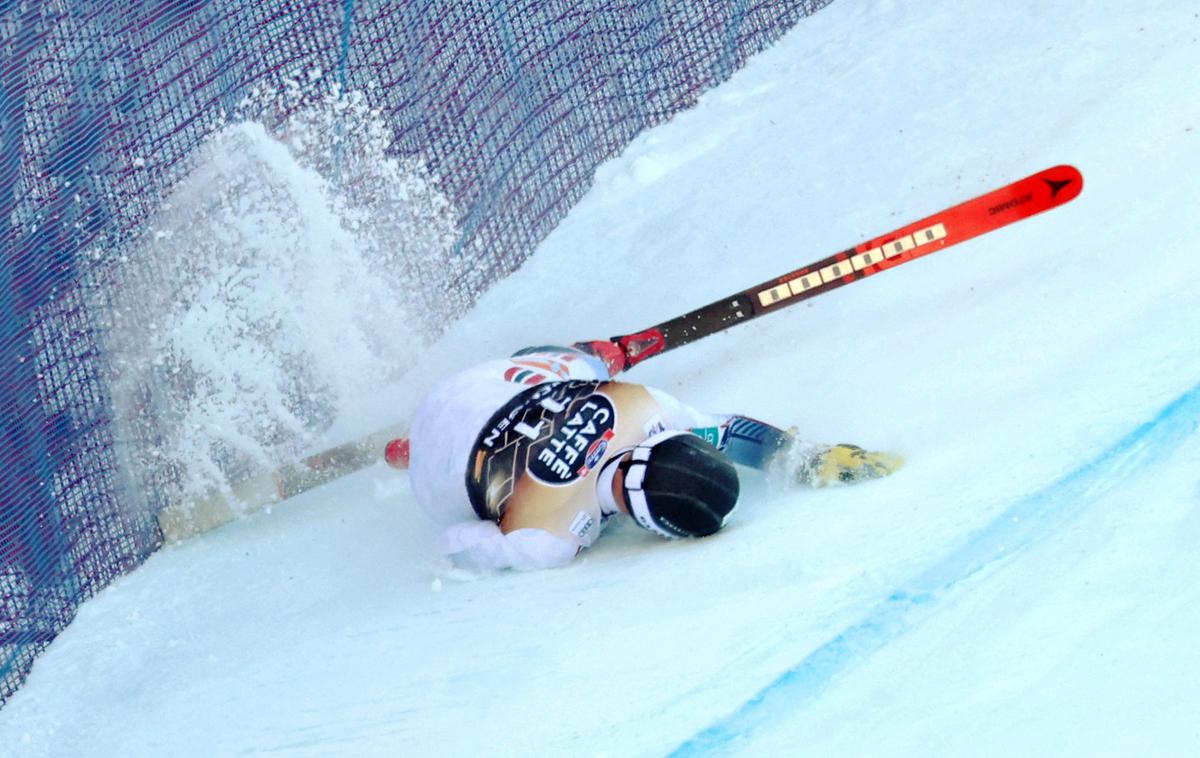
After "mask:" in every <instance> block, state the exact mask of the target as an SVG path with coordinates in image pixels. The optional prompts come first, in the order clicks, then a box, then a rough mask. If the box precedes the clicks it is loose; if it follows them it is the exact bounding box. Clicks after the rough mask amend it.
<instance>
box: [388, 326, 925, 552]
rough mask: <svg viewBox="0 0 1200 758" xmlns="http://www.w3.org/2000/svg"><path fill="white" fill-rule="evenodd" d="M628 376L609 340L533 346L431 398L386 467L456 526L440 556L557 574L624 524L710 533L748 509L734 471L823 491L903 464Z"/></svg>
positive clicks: (669, 534)
mask: <svg viewBox="0 0 1200 758" xmlns="http://www.w3.org/2000/svg"><path fill="white" fill-rule="evenodd" d="M624 367H625V358H624V354H623V353H622V352H621V350H620V348H619V347H617V346H616V345H614V344H612V343H610V342H604V341H596V342H586V343H577V344H576V345H575V346H573V347H571V348H557V347H538V348H527V349H525V350H522V351H520V352H518V353H517V354H516V355H514V356H513V357H511V358H508V359H503V360H496V361H491V362H488V363H484V364H482V365H479V366H476V367H475V368H472V369H469V370H467V371H465V372H463V373H461V374H458V375H456V376H454V377H451V378H450V379H447V380H445V381H443V382H441V383H440V384H438V385H437V386H435V387H434V388H433V389H432V390H431V391H430V392H429V394H428V395H427V396H426V397H425V398H424V400H423V401H422V402H421V405H420V406H419V407H418V409H417V412H416V414H415V416H414V418H413V422H412V427H411V430H410V434H411V436H410V438H409V440H410V443H409V444H411V448H409V447H407V446H406V445H405V444H404V443H403V442H402V441H399V440H397V441H394V442H393V443H392V444H391V445H389V447H388V451H387V458H388V461H389V462H390V463H392V464H393V465H397V466H401V467H402V466H404V465H408V467H409V470H410V477H411V480H412V487H413V490H414V492H415V494H416V497H417V500H418V502H419V503H420V505H421V507H422V508H423V509H424V510H425V511H426V512H428V513H429V514H430V515H431V516H433V517H434V519H435V520H437V521H439V522H441V523H443V524H447V525H450V526H449V528H448V529H447V530H446V531H445V532H444V533H443V535H442V537H441V539H440V541H439V549H440V551H441V552H442V553H444V554H447V555H449V556H451V557H452V559H453V560H454V562H455V563H456V564H457V565H459V566H464V567H468V568H476V569H480V568H486V569H498V568H519V569H533V568H548V567H552V566H560V565H563V564H565V563H567V562H568V561H570V560H571V559H572V558H573V557H575V555H576V554H578V553H579V552H580V551H581V550H583V549H584V548H586V547H588V546H589V545H591V544H592V543H593V542H595V541H596V538H597V537H599V536H600V532H601V531H602V530H603V528H604V525H605V523H606V522H607V521H608V519H609V518H611V517H613V516H615V515H616V514H618V513H625V514H628V515H630V516H632V517H633V519H634V520H635V521H636V522H637V524H638V525H639V526H641V527H642V528H643V529H646V530H647V531H650V532H653V533H654V534H657V535H658V536H660V537H665V538H667V539H678V538H686V537H705V536H708V535H710V534H713V533H714V532H716V531H717V530H719V529H720V528H721V527H722V526H724V525H725V521H726V519H727V518H728V517H729V514H730V513H731V512H732V511H733V509H734V506H735V505H737V499H738V474H737V470H736V469H735V468H734V466H733V465H732V464H735V463H736V464H740V465H743V466H748V467H750V468H755V469H766V468H767V467H768V466H780V467H783V468H785V470H787V471H788V472H789V474H790V475H791V477H792V478H793V479H794V480H795V481H797V482H799V483H803V484H807V485H811V486H814V487H822V486H825V485H830V484H838V483H845V482H853V481H859V480H863V479H874V478H876V477H880V476H884V475H886V474H889V473H891V472H892V471H894V470H895V469H897V468H899V466H900V465H901V463H902V460H901V459H900V458H898V457H896V456H892V455H888V454H886V453H870V452H866V451H864V450H862V449H861V448H858V447H855V446H853V445H816V444H811V443H806V442H801V441H799V440H797V439H796V438H795V437H793V435H792V434H790V433H789V432H785V431H783V430H782V429H777V428H775V427H773V426H771V425H769V424H765V423H763V422H761V421H755V420H754V419H749V418H746V417H744V416H727V415H713V414H708V413H702V412H700V411H697V410H695V409H694V408H691V407H689V406H687V405H685V404H683V403H681V402H680V401H678V400H676V399H675V398H674V397H671V396H670V395H668V394H666V393H665V392H662V391H660V390H656V389H653V388H651V387H645V386H643V385H640V384H630V383H626V382H616V381H611V379H612V377H613V376H615V375H616V374H617V373H619V372H620V371H621V370H622V369H623V368H624ZM410 449H411V458H410V456H409V450H410ZM472 516H474V517H475V519H474V520H471V521H466V522H464V521H463V520H464V519H470V518H471V517H472Z"/></svg>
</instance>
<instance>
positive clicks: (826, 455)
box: [812, 445, 904, 487]
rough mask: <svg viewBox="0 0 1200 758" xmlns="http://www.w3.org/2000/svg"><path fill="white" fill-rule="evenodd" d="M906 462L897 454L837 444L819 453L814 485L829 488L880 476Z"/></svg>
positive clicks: (892, 471)
mask: <svg viewBox="0 0 1200 758" xmlns="http://www.w3.org/2000/svg"><path fill="white" fill-rule="evenodd" d="M903 465H904V458H902V457H901V456H899V455H895V454H894V453H873V452H870V451H868V450H863V449H862V448H861V447H859V446H857V445H834V446H833V447H831V448H829V449H827V450H825V451H823V452H821V453H820V454H819V455H818V456H817V460H816V465H815V466H814V470H813V481H812V486H814V487H829V486H833V485H839V484H854V483H855V482H862V481H866V480H868V479H879V478H880V477H884V476H887V475H888V474H891V473H894V472H895V471H897V470H899V468H900V467H901V466H903Z"/></svg>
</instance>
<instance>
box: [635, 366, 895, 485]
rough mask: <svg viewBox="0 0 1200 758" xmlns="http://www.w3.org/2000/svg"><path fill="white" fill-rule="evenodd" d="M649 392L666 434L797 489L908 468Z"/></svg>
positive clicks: (650, 389) (854, 447)
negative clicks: (688, 436) (686, 435)
mask: <svg viewBox="0 0 1200 758" xmlns="http://www.w3.org/2000/svg"><path fill="white" fill-rule="evenodd" d="M646 390H647V391H648V392H650V394H651V395H652V396H653V397H654V399H655V401H656V402H657V403H658V405H659V406H660V407H661V408H662V409H663V422H664V425H665V428H671V429H687V430H689V431H691V432H692V433H693V434H695V435H697V436H699V437H701V438H702V439H705V440H707V441H708V442H709V443H711V444H712V445H713V446H714V447H716V448H717V449H718V450H720V451H721V452H723V453H725V455H726V456H728V457H729V459H730V460H731V461H733V462H734V463H736V464H739V465H742V466H747V467H749V468H754V469H758V470H760V471H766V470H768V469H771V470H774V471H779V472H782V473H783V475H784V477H785V478H787V479H788V480H790V481H792V482H795V483H796V484H803V485H807V486H810V487H825V486H828V485H833V484H848V483H851V482H856V481H862V480H865V479H877V478H879V477H881V476H887V475H888V474H890V473H892V472H893V471H895V470H897V469H899V468H900V467H901V466H902V465H904V459H903V458H901V457H900V456H898V455H893V454H891V453H876V452H871V451H868V450H863V449H862V448H861V447H858V446H857V445H847V444H837V445H829V444H824V443H818V442H808V441H806V440H802V439H800V438H799V437H797V436H796V435H795V434H794V433H792V432H790V431H785V430H783V429H780V428H779V427H777V426H773V425H771V424H768V423H766V422H765V421H759V420H757V419H753V418H750V417H748V416H739V415H723V414H721V415H719V414H711V413H704V412H703V411H698V410H696V409H695V408H693V407H691V406H689V405H687V404H686V403H683V402H681V401H679V400H678V399H677V398H675V397H673V396H672V395H669V394H667V393H666V392H663V391H662V390H657V389H654V388H653V387H647V388H646Z"/></svg>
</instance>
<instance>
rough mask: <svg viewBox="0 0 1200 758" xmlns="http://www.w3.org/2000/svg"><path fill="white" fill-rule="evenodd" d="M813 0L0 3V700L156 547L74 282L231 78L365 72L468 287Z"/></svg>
mask: <svg viewBox="0 0 1200 758" xmlns="http://www.w3.org/2000/svg"><path fill="white" fill-rule="evenodd" d="M830 1H831V0H797V1H791V2H785V1H782V0H779V1H770V0H714V1H713V2H689V1H687V0H621V1H619V2H611V1H610V2H604V1H602V0H584V1H583V2H580V1H579V0H557V1H547V0H492V1H490V2H488V1H484V0H460V1H458V2H438V1H433V0H414V1H413V2H353V1H352V0H345V1H344V2H335V1H333V0H255V1H254V2H249V1H246V2H242V1H239V0H221V1H220V2H216V1H209V0H174V1H172V2H167V1H166V0H161V1H159V2H151V1H149V0H125V1H124V2H119V3H118V2H112V1H111V0H107V1H89V0H74V1H73V2H70V3H61V2H44V1H38V0H25V1H23V2H22V1H17V0H9V1H7V2H0V143H2V151H0V240H2V242H0V245H2V247H0V249H2V250H3V258H2V260H0V392H2V393H3V394H2V395H0V415H2V416H3V428H4V439H3V443H2V447H0V702H3V701H4V699H6V698H7V697H8V696H9V695H11V694H12V693H13V692H14V691H15V689H16V688H17V686H18V685H19V684H20V682H21V681H22V680H23V678H24V677H25V676H26V674H27V673H28V671H29V669H30V667H31V666H32V663H33V660H34V658H35V657H36V655H37V654H38V653H39V652H40V651H41V650H42V649H44V648H45V646H46V645H48V644H49V643H50V642H51V640H53V639H54V637H55V636H56V635H57V634H58V633H59V632H60V631H61V630H62V629H63V628H64V627H65V626H66V625H67V624H68V623H69V621H70V620H71V619H72V617H73V616H74V614H75V610H76V608H77V607H78V606H79V604H80V603H81V602H82V601H83V600H85V599H86V598H88V597H90V596H91V595H93V594H95V593H96V592H97V591H99V590H100V589H102V588H103V587H104V586H106V585H107V584H108V583H110V582H111V581H112V580H113V579H114V578H116V577H118V576H119V575H121V574H122V573H125V572H127V571H129V570H131V569H133V568H134V567H136V566H138V565H139V564H140V563H141V562H142V561H143V560H145V558H146V557H147V556H148V555H149V554H150V553H151V552H153V551H154V550H155V549H156V548H157V547H159V545H160V544H161V542H162V536H161V533H160V531H159V528H158V525H157V521H156V517H157V515H158V513H159V512H160V511H161V510H162V509H163V508H164V507H166V506H167V505H169V503H168V502H166V500H168V497H167V495H166V494H165V493H167V492H168V491H169V488H166V487H164V488H161V489H160V488H158V487H156V486H154V485H153V480H152V479H147V477H145V476H144V475H139V474H138V472H134V471H130V470H129V464H128V456H124V455H122V449H123V446H125V445H128V444H129V440H127V439H124V438H123V437H122V434H123V433H122V432H121V431H119V430H121V429H122V428H123V427H122V426H121V424H120V423H119V422H120V419H118V418H116V415H117V412H116V411H115V410H114V403H113V402H112V387H111V385H112V381H113V366H112V365H111V363H112V361H111V360H109V356H108V355H107V354H106V349H105V345H106V342H105V339H104V336H105V335H104V329H105V328H106V324H108V323H109V320H108V319H107V318H106V317H105V314H104V313H103V309H102V308H100V309H98V307H97V303H101V304H102V303H104V302H108V301H107V300H106V299H105V298H97V297H95V292H94V290H95V289H96V288H97V287H101V286H105V285H104V282H106V281H108V279H106V271H108V270H109V267H110V266H111V265H112V264H113V262H114V260H115V259H116V258H118V257H119V256H121V255H122V250H123V247H124V246H125V245H127V244H132V243H133V242H135V241H136V240H137V239H138V235H139V232H140V231H141V230H142V229H143V228H144V225H145V223H146V220H147V219H148V218H149V217H151V216H152V215H153V214H154V213H155V212H156V211H157V210H158V209H159V208H160V206H161V205H162V203H163V199H164V198H165V197H166V196H167V195H168V194H169V193H170V192H171V190H172V188H173V187H175V186H176V185H177V184H178V182H179V181H180V180H181V178H182V177H183V176H184V175H185V173H186V170H187V168H186V166H187V159H188V157H189V155H191V154H192V153H193V152H194V151H195V150H196V149H197V147H198V146H199V145H200V144H201V143H202V142H203V140H204V139H205V138H206V137H207V136H208V135H210V134H211V133H212V132H213V131H214V129H216V128H218V127H219V126H220V125H222V124H224V123H227V121H228V118H229V114H230V113H233V112H235V111H236V110H237V109H238V108H239V104H240V103H242V102H243V101H244V99H245V98H246V97H247V95H248V93H250V92H251V91H252V90H253V89H254V88H256V87H275V86H279V83H280V82H282V81H284V80H285V79H289V78H290V80H292V81H295V80H297V79H298V80H299V81H301V82H306V83H309V84H311V86H313V87H321V88H326V89H332V88H336V89H338V90H339V91H341V92H350V91H355V92H361V93H363V94H364V96H365V97H366V98H367V100H368V101H369V104H370V106H371V107H372V108H375V109H378V111H379V113H380V114H381V115H382V118H383V119H384V121H385V122H386V123H387V124H388V126H389V128H390V129H391V131H392V135H391V137H392V141H391V147H390V148H389V149H390V150H391V151H392V152H393V153H394V154H396V155H398V156H420V158H421V160H422V161H423V162H424V165H426V166H427V167H428V169H429V171H430V173H431V174H432V175H433V177H434V178H435V179H436V182H437V184H438V186H439V188H440V190H441V192H443V193H444V195H445V196H446V197H447V198H449V200H450V201H451V203H452V205H453V206H454V209H455V211H456V214H457V218H458V220H459V224H458V229H459V236H458V238H457V240H456V241H455V242H454V244H453V250H454V254H455V255H456V256H457V257H458V259H460V262H461V263H463V264H465V265H460V266H458V267H457V269H456V270H458V271H462V272H469V274H464V275H462V276H460V277H459V278H458V279H457V280H456V281H454V282H452V286H453V288H454V290H455V292H456V294H457V295H458V296H459V298H460V302H462V303H468V304H469V303H470V302H471V301H472V300H473V298H474V297H476V296H477V295H478V294H479V293H480V292H481V291H482V290H483V289H484V288H486V287H487V286H488V284H489V283H490V282H493V281H495V280H497V279H499V278H500V277H502V276H504V275H505V274H507V273H509V272H511V271H512V270H513V269H514V268H515V267H517V266H518V265H520V263H521V262H522V261H523V260H524V259H525V258H526V257H527V256H528V255H529V254H530V253H531V252H532V250H533V249H534V247H535V246H536V245H537V243H538V242H539V241H540V240H542V239H543V238H544V237H545V236H546V235H547V234H548V233H549V232H550V231H551V229H552V228H553V227H554V226H555V224H557V223H558V222H559V221H560V220H561V219H562V218H563V216H564V215H565V214H566V213H567V211H568V209H569V208H570V207H571V205H572V204H573V203H574V202H576V201H577V200H578V199H579V198H580V197H581V196H582V194H583V193H584V192H585V191H586V190H587V188H588V186H589V184H590V182H591V179H592V176H593V173H594V171H595V169H596V166H597V165H598V164H599V163H600V162H601V161H603V160H605V159H607V158H609V157H612V156H613V155H615V154H617V153H618V152H619V151H620V150H621V149H622V148H623V147H624V146H625V145H626V144H627V143H628V142H629V141H630V140H631V139H632V138H633V137H634V135H636V134H637V133H638V132H640V131H641V130H643V129H645V128H646V127H648V126H651V125H653V124H656V123H659V122H661V121H663V120H665V119H667V118H669V117H670V116H671V115H672V114H674V113H676V112H678V111H680V110H681V109H684V108H687V107H688V106H689V105H691V104H692V103H694V102H695V100H696V98H697V97H698V96H699V94H700V93H701V92H702V91H703V90H705V89H706V88H708V87H710V86H712V85H713V84H715V83H717V82H719V81H721V80H723V79H725V78H726V77H728V76H729V75H730V74H731V73H732V72H733V71H735V70H736V69H737V68H738V67H739V66H740V65H742V63H743V62H744V61H745V59H746V58H747V56H749V55H752V54H754V53H755V52H757V51H759V50H761V49H763V48H764V47H766V46H767V45H768V44H770V43H771V42H772V41H774V40H775V39H777V38H778V37H779V36H780V35H781V34H782V33H784V32H785V31H786V30H787V29H788V28H789V27H791V26H792V25H794V24H795V22H796V21H797V20H798V19H800V18H802V17H803V16H806V15H808V14H810V13H813V12H815V11H816V10H818V9H819V8H821V7H824V6H825V5H827V4H828V3H829V2H830ZM131 295H132V297H133V298H134V299H136V297H137V293H136V292H134V293H125V297H124V301H125V302H128V301H129V299H130V296H131ZM148 407H149V406H148ZM138 428H139V429H140V430H141V434H142V435H143V437H145V436H146V435H150V436H151V437H152V435H153V425H152V424H151V425H150V427H146V426H145V425H142V426H140V427H138ZM141 442H142V443H143V444H144V443H145V442H146V440H145V439H142V440H141ZM150 442H151V443H153V440H152V439H151V440H150ZM169 475H170V470H169V468H168V469H167V470H166V472H165V473H164V472H163V471H162V470H160V471H158V472H156V476H160V477H161V476H169Z"/></svg>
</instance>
